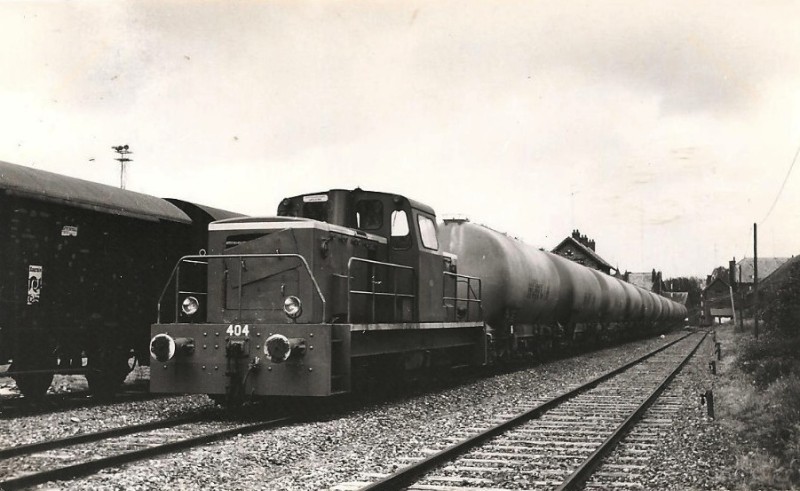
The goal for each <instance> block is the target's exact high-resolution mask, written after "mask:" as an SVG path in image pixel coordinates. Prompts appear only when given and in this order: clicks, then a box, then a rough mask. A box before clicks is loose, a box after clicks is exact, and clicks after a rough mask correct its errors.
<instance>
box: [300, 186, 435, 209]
mask: <svg viewBox="0 0 800 491" xmlns="http://www.w3.org/2000/svg"><path fill="white" fill-rule="evenodd" d="M331 191H345V192H347V193H356V192H358V193H369V194H382V195H384V196H397V197H399V198H402V199H404V200H406V201H408V204H410V205H411V207H412V208H416V209H417V210H420V211H423V212H425V213H428V214H431V215H436V212H435V211H434V210H433V208H431V207H430V206H428V205H426V204H425V203H421V202H419V201H415V200H413V199H410V198H407V197H406V196H403V195H401V194H397V193H384V192H381V191H368V190H366V189H361V188H355V189H338V188H335V189H329V190H327V191H320V192H317V193H303V194H298V195H297V196H291V197H289V198H288V199H295V198H300V197H302V196H310V195H315V194H328V193H330V192H331Z"/></svg>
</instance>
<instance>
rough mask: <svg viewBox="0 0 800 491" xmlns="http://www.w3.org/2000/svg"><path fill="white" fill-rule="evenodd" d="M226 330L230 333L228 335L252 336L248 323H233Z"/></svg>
mask: <svg viewBox="0 0 800 491" xmlns="http://www.w3.org/2000/svg"><path fill="white" fill-rule="evenodd" d="M225 332H226V333H228V336H250V326H248V325H247V324H245V325H241V324H231V325H229V326H228V330H227V331H225Z"/></svg>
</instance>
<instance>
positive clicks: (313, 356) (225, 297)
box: [151, 189, 485, 398]
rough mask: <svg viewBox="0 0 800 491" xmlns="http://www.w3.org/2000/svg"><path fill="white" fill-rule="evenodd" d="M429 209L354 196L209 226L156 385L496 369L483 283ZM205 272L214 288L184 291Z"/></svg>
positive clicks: (313, 197) (281, 387) (328, 387)
mask: <svg viewBox="0 0 800 491" xmlns="http://www.w3.org/2000/svg"><path fill="white" fill-rule="evenodd" d="M454 259H455V258H454V257H453V256H452V255H449V254H446V253H443V252H442V251H441V250H440V248H439V244H438V241H437V238H436V215H435V213H434V211H433V209H431V208H430V207H428V206H426V205H424V204H421V203H418V202H415V201H413V200H410V199H407V198H405V197H402V196H399V195H395V194H388V193H378V192H370V191H364V190H361V189H356V190H353V191H347V190H331V191H328V192H324V193H312V194H304V195H299V196H295V197H290V198H286V199H284V200H282V201H281V203H280V205H279V207H278V214H277V216H276V217H270V218H243V219H238V218H237V219H229V220H223V221H219V222H214V223H212V224H211V225H210V226H209V251H208V255H206V256H192V257H185V258H183V259H182V261H181V262H180V263H179V264H178V266H177V267H176V272H175V274H174V275H173V277H172V278H171V280H170V285H168V288H167V290H170V291H172V292H174V297H173V298H174V305H172V306H171V308H165V306H166V303H167V302H164V301H163V300H162V304H160V306H159V311H160V312H161V311H162V310H163V311H165V315H164V316H163V317H164V318H167V317H168V315H167V312H170V311H171V312H172V314H171V315H172V318H173V319H175V320H177V322H172V323H167V322H161V317H160V318H159V322H158V323H157V324H155V325H154V326H153V328H152V331H151V334H152V342H151V354H152V358H153V360H155V361H154V362H153V363H155V365H156V366H157V367H158V366H160V367H161V368H160V369H158V368H156V369H154V370H152V371H151V389H152V390H153V391H156V392H206V393H209V394H215V395H220V396H221V395H226V396H227V397H229V398H241V397H242V396H243V395H245V394H246V395H254V396H269V395H304V396H328V395H332V394H336V393H342V392H349V391H350V390H351V389H352V387H353V380H354V379H355V378H359V377H360V373H358V372H361V371H365V372H368V373H375V372H377V371H381V370H385V371H390V372H391V371H393V370H396V369H398V368H400V369H401V371H402V370H405V369H417V368H424V367H428V366H432V365H435V364H436V362H437V361H440V360H447V363H448V364H450V363H452V360H456V361H457V362H459V363H460V364H482V363H483V362H484V361H485V336H484V326H483V323H482V322H481V316H480V281H479V280H478V279H477V278H469V277H466V276H464V275H458V274H457V273H456V272H454V271H453V269H454V267H455V260H454ZM194 267H201V268H202V267H205V268H207V278H208V281H207V289H206V291H205V292H200V291H195V288H194V287H191V288H189V287H186V286H185V285H183V284H182V283H181V278H182V277H184V278H185V277H190V276H191V275H189V274H187V273H186V272H185V271H186V270H189V269H191V268H194Z"/></svg>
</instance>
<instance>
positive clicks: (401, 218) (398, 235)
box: [391, 210, 411, 249]
mask: <svg viewBox="0 0 800 491" xmlns="http://www.w3.org/2000/svg"><path fill="white" fill-rule="evenodd" d="M391 243H392V249H408V248H409V247H411V234H410V233H409V228H408V215H406V212H405V211H404V210H395V211H393V212H392V238H391Z"/></svg>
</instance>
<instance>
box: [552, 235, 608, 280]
mask: <svg viewBox="0 0 800 491" xmlns="http://www.w3.org/2000/svg"><path fill="white" fill-rule="evenodd" d="M552 252H553V254H558V255H559V256H563V257H565V258H567V259H569V260H571V261H575V262H576V263H578V264H583V265H584V266H586V267H589V268H593V269H596V270H598V271H602V272H603V273H605V274H611V270H612V269H614V268H613V267H612V266H611V265H610V264H608V263H607V262H606V261H605V260H604V259H603V258H602V257H600V256H599V255H598V254H597V253H596V252H595V242H594V240H591V239H589V238H588V237H586V236H585V235H581V233H580V231H579V230H577V229H576V230H573V231H572V235H571V236H569V237H567V238H566V239H564V240H562V241H561V243H560V244H558V245H557V246H556V247H555V248H554V249H553V251H552Z"/></svg>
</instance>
